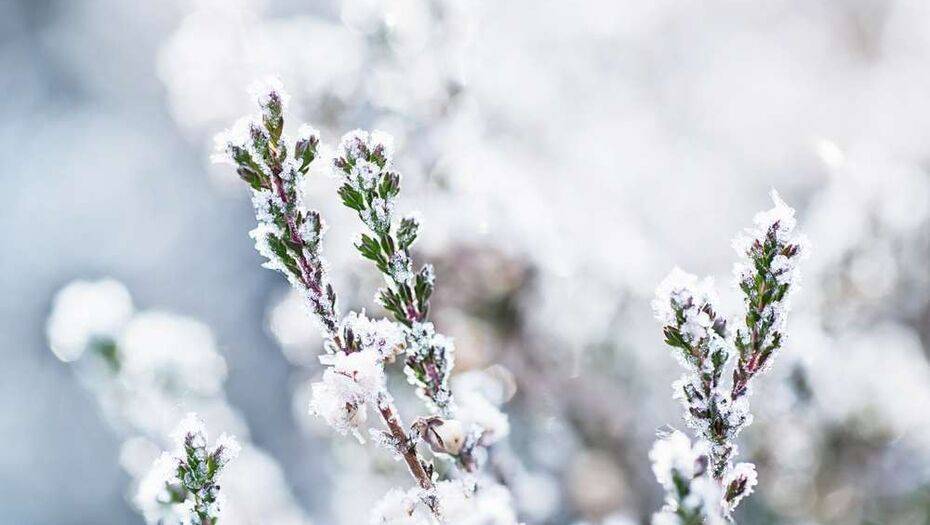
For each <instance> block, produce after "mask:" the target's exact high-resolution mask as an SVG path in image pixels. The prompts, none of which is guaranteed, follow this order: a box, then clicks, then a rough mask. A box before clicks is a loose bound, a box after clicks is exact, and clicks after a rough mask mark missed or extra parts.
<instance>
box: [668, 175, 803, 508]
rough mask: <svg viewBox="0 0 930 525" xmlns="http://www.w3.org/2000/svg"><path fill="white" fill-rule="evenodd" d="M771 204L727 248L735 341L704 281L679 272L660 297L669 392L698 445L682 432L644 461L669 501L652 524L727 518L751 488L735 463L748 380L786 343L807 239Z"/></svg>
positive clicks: (779, 205) (749, 470) (748, 471)
mask: <svg viewBox="0 0 930 525" xmlns="http://www.w3.org/2000/svg"><path fill="white" fill-rule="evenodd" d="M772 200H773V201H774V204H775V206H774V207H773V208H772V209H771V210H768V211H765V212H761V213H759V214H757V215H756V216H755V218H754V220H753V227H752V228H750V229H747V230H746V231H745V232H744V233H742V234H740V235H739V236H738V237H737V238H736V240H735V241H734V242H733V246H734V248H735V249H736V252H737V254H738V255H739V257H740V260H739V262H738V263H737V264H736V265H735V267H734V274H735V277H736V284H737V286H738V287H739V289H740V290H741V291H742V295H743V300H744V308H745V313H744V314H743V320H742V323H740V326H739V327H738V328H737V329H736V332H735V334H731V333H730V332H728V329H727V321H726V319H725V318H724V316H723V315H721V313H720V309H719V307H718V302H719V301H718V299H717V296H716V293H715V292H714V286H713V282H712V281H711V279H710V278H706V279H703V280H699V279H698V278H697V277H696V276H694V275H691V274H688V273H686V272H684V271H682V270H680V269H678V268H675V269H674V270H672V272H671V273H670V274H669V276H668V277H666V279H665V280H664V281H663V282H662V284H660V285H659V287H658V289H657V290H656V298H655V300H654V302H653V309H654V311H655V314H656V318H658V319H659V320H660V321H661V322H662V323H663V325H664V326H663V332H664V334H665V342H666V344H668V345H669V346H670V347H671V348H672V351H673V353H674V355H675V357H677V358H678V361H679V362H680V363H681V365H682V367H684V369H685V374H684V375H683V376H682V378H681V379H679V380H678V381H676V382H675V384H674V385H673V389H674V396H675V398H676V399H678V400H680V401H681V403H682V405H683V407H684V418H685V421H686V422H687V424H688V426H689V427H691V429H692V430H693V431H694V432H695V434H696V435H697V438H698V442H697V443H696V444H695V445H694V446H693V447H692V445H691V443H690V440H689V439H688V438H687V437H686V436H685V435H684V434H682V433H681V432H678V431H674V432H671V433H663V434H662V435H660V438H659V441H658V442H657V443H656V445H655V447H654V448H653V451H652V453H651V454H650V457H651V459H652V461H653V465H654V469H655V473H656V477H657V478H658V479H659V481H660V483H662V485H663V486H665V488H666V490H667V492H668V497H667V505H666V507H665V509H663V511H662V512H661V513H659V514H657V515H656V519H655V523H657V524H658V523H661V524H666V523H682V524H690V523H701V522H702V520H704V522H706V523H712V522H714V520H720V519H729V517H730V514H731V512H732V511H733V509H735V508H736V506H737V505H738V504H739V502H740V501H741V500H742V499H743V498H744V497H746V496H748V495H749V494H750V493H751V492H752V490H753V487H754V486H755V484H756V472H755V467H754V466H753V465H752V464H751V463H738V464H736V465H734V464H733V462H732V459H733V457H734V456H735V455H736V453H737V446H736V443H735V440H736V437H737V436H738V435H739V433H740V431H741V430H742V429H743V428H745V427H746V426H748V425H749V424H750V423H751V422H752V414H751V413H750V412H749V396H750V394H751V386H752V382H753V379H754V378H755V377H756V376H757V375H759V374H760V373H762V372H765V371H766V370H767V369H768V368H769V367H770V366H771V365H772V362H773V361H774V358H775V356H776V354H777V353H778V351H779V349H780V348H781V346H782V343H783V341H784V338H785V323H786V320H787V314H788V311H789V309H790V306H789V300H790V296H791V294H792V292H794V291H795V289H796V288H797V285H798V280H799V277H800V274H799V272H798V268H797V265H798V262H799V261H800V260H801V259H802V258H804V257H805V256H806V255H807V251H808V247H807V240H806V238H805V237H804V236H803V235H799V234H798V233H796V232H795V227H796V220H795V217H794V210H793V209H792V208H790V207H788V206H787V205H786V204H785V203H784V202H783V201H782V200H781V198H780V197H779V196H778V193H776V192H775V191H774V190H773V191H772ZM731 365H732V366H731ZM730 368H732V372H731V373H729V372H728V369H730ZM727 374H729V375H730V381H729V382H728V383H727V382H726V381H725V376H726V375H727ZM694 516H697V518H695V517H694ZM701 516H703V518H701ZM695 520H697V521H695Z"/></svg>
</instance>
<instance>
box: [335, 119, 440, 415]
mask: <svg viewBox="0 0 930 525" xmlns="http://www.w3.org/2000/svg"><path fill="white" fill-rule="evenodd" d="M393 149H394V148H393V138H392V137H391V136H390V135H387V134H385V133H383V132H380V131H375V132H372V133H370V134H369V133H368V132H366V131H362V130H355V131H352V132H350V133H347V134H346V135H345V136H343V138H342V142H341V143H340V145H339V149H338V151H337V154H336V157H335V159H334V160H333V164H334V166H335V168H336V170H337V171H338V172H339V173H341V176H342V186H341V187H340V188H339V195H340V196H341V197H342V202H343V204H345V205H346V206H348V207H349V208H351V209H353V210H355V211H356V212H357V213H358V216H359V218H360V219H361V220H362V222H363V223H364V224H365V226H366V227H367V228H368V233H363V234H361V236H360V237H359V239H358V241H357V243H356V248H357V249H358V251H359V253H361V254H362V256H363V257H364V258H366V259H369V260H371V261H372V262H374V263H375V265H376V266H377V267H378V269H379V270H380V271H381V273H382V274H384V276H385V281H386V283H387V284H386V286H385V287H384V288H381V289H380V290H379V291H378V302H379V303H381V305H382V306H384V308H385V309H387V310H388V311H389V312H391V313H392V314H393V315H394V318H395V319H396V320H397V321H398V322H400V323H402V324H403V325H404V326H405V327H406V328H407V359H406V361H405V365H406V366H405V372H406V374H407V377H408V379H409V380H410V382H411V384H413V385H415V386H416V387H417V392H418V393H419V394H420V396H421V397H423V399H424V400H426V401H427V402H428V403H429V404H431V405H432V407H433V408H434V409H435V410H436V411H437V412H438V413H439V414H441V415H443V416H446V417H448V416H450V415H451V412H452V396H451V393H450V391H449V375H450V373H451V371H452V367H453V361H454V358H453V354H454V346H453V345H452V341H451V340H450V339H448V338H446V337H444V336H442V335H441V334H438V333H436V331H435V329H434V328H433V325H432V323H430V322H428V321H427V316H428V315H429V301H430V297H431V296H432V293H433V288H434V281H435V275H434V271H433V267H432V265H430V264H425V265H423V266H422V267H420V269H419V270H417V271H416V272H414V263H413V259H412V257H411V255H410V248H411V246H412V245H413V243H414V242H415V241H416V239H417V236H418V234H419V230H420V221H419V219H418V218H417V217H416V216H415V215H410V216H407V217H403V218H402V219H400V220H399V221H397V222H396V223H395V221H394V213H393V212H394V207H395V200H396V198H397V195H398V193H400V174H398V173H397V172H396V171H394V169H393V160H394V159H393Z"/></svg>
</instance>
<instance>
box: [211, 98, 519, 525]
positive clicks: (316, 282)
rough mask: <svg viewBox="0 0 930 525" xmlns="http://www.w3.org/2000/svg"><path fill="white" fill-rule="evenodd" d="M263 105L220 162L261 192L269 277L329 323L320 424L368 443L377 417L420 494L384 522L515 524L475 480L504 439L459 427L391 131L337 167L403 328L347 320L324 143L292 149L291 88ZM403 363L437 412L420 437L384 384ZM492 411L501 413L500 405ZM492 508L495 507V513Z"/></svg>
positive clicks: (380, 434)
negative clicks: (316, 196) (370, 423)
mask: <svg viewBox="0 0 930 525" xmlns="http://www.w3.org/2000/svg"><path fill="white" fill-rule="evenodd" d="M255 94H256V96H257V100H258V105H259V107H260V109H261V112H260V114H259V115H257V116H254V117H245V118H244V119H241V120H240V121H238V122H237V123H236V124H235V125H234V126H233V128H231V130H229V131H227V132H225V133H223V134H221V135H219V136H218V137H217V146H218V148H219V150H220V152H219V153H218V154H217V156H216V160H218V161H227V162H229V163H231V164H233V165H234V166H236V168H237V173H238V174H239V176H240V177H241V178H242V179H243V180H244V181H245V182H247V183H248V184H249V186H250V187H251V189H252V194H253V199H252V200H253V204H254V206H255V211H256V217H257V219H258V223H259V224H258V226H257V227H256V228H255V229H254V230H253V231H252V233H251V235H252V237H253V238H254V239H255V243H256V249H257V250H258V251H259V253H261V254H262V255H264V256H265V257H266V258H267V259H268V261H267V262H266V263H265V266H266V267H268V268H271V269H275V270H278V271H280V272H282V273H284V274H285V275H286V276H287V278H288V280H289V281H290V283H291V285H292V286H293V287H294V288H295V289H297V290H298V291H299V292H300V294H301V295H302V296H303V298H304V299H305V301H306V304H307V306H308V307H309V309H310V311H311V312H312V314H313V315H314V317H315V318H316V319H317V320H318V321H319V323H320V326H321V329H322V332H323V335H324V339H325V342H324V348H325V354H324V355H322V356H321V357H320V362H321V363H322V364H323V365H324V366H325V370H324V372H323V378H322V381H320V382H317V383H314V384H313V385H312V390H313V392H312V399H311V401H310V411H311V413H314V414H316V415H318V416H320V417H321V418H323V419H324V420H325V421H326V422H327V423H328V424H329V425H331V426H332V427H333V428H334V429H335V430H336V431H338V432H340V433H343V434H346V433H350V432H351V433H353V434H354V435H355V436H356V437H358V439H359V440H360V441H361V440H362V436H361V433H360V431H359V430H360V428H361V427H362V425H363V424H364V423H365V422H366V420H367V414H368V408H369V407H372V408H373V409H374V411H375V412H377V413H378V414H379V416H380V418H381V421H382V423H383V425H384V430H375V429H369V431H370V434H371V436H372V437H373V438H374V441H375V442H376V443H377V444H379V445H381V446H384V447H385V448H387V449H388V450H390V451H391V452H392V454H394V456H395V457H396V458H397V459H403V461H404V462H405V464H406V466H407V469H408V471H409V472H410V474H411V476H412V477H413V478H414V480H415V481H416V483H417V485H418V486H417V487H416V488H414V489H411V490H409V491H399V490H395V491H392V492H390V493H389V494H388V495H387V496H386V497H385V499H384V500H383V501H382V502H381V504H379V505H378V506H377V507H376V508H375V509H374V512H373V514H372V520H373V522H375V523H421V522H423V521H424V520H427V521H429V520H440V521H445V520H454V521H456V522H459V521H461V520H462V519H476V516H478V515H481V516H492V515H493V518H491V517H488V518H487V519H486V520H485V521H481V523H512V522H514V521H515V518H514V516H513V512H512V511H511V510H509V508H508V507H509V503H508V502H509V496H508V495H507V494H506V490H504V489H503V488H502V487H499V486H496V485H494V484H493V483H491V482H490V481H489V480H487V479H486V478H484V479H483V478H480V477H478V476H477V475H476V474H478V469H479V467H480V462H481V458H482V457H483V455H484V452H483V448H484V447H485V446H487V445H489V444H491V443H492V442H493V441H494V440H495V439H499V438H500V437H503V436H502V434H503V433H502V432H501V431H500V430H501V429H500V428H498V429H494V428H490V429H489V428H484V427H483V426H482V425H480V424H479V423H478V422H477V421H474V422H468V421H462V420H460V419H456V418H455V413H456V409H455V401H454V399H453V397H452V394H451V391H450V389H449V384H448V382H449V376H450V374H451V372H452V367H453V363H454V359H453V353H454V347H453V345H452V342H451V340H450V339H448V338H446V337H444V336H442V335H440V334H438V333H436V331H435V329H434V327H433V325H432V323H430V322H429V321H428V317H427V316H428V313H429V299H430V296H431V295H432V292H433V286H434V277H433V270H432V267H431V266H430V265H425V266H423V267H422V268H421V269H420V270H418V271H416V272H414V271H413V262H412V259H411V256H410V251H409V250H410V247H411V245H412V244H413V243H414V241H415V240H416V237H417V234H418V230H419V222H418V220H416V219H415V218H413V217H405V218H403V219H401V220H400V221H396V222H395V221H394V217H393V209H394V203H395V199H396V197H397V195H398V193H399V192H400V175H399V174H398V173H397V172H396V171H394V170H393V144H392V139H391V138H390V136H388V135H386V134H383V133H380V132H374V133H371V134H369V133H367V132H363V131H355V132H352V133H349V134H347V135H346V136H345V137H344V138H343V140H342V143H341V145H340V147H339V150H338V153H337V155H336V158H335V160H334V161H333V166H334V167H335V169H336V170H337V171H338V172H339V173H341V177H342V183H343V184H342V186H341V187H340V189H339V195H340V197H341V198H342V201H343V203H344V204H345V205H346V206H348V207H349V208H352V209H353V210H355V211H356V212H357V213H358V215H359V217H360V219H361V220H362V222H363V223H364V224H365V226H366V227H367V228H368V230H369V232H370V234H371V235H368V234H363V235H361V236H360V237H359V239H358V241H357V242H356V248H357V249H358V250H359V252H360V253H361V254H362V256H363V257H365V258H366V259H370V260H372V261H373V262H375V263H376V265H377V267H378V269H379V270H380V271H381V272H382V273H383V274H384V275H385V277H386V281H387V286H386V287H385V288H383V289H382V290H380V291H379V294H378V300H379V303H380V304H381V306H383V307H384V308H385V309H386V310H387V311H389V312H391V313H392V314H393V316H394V318H395V320H394V321H391V320H389V319H380V320H372V319H369V318H368V317H367V316H366V315H365V312H364V311H362V312H352V313H350V314H349V315H347V316H345V317H344V318H341V316H340V314H339V310H338V306H337V302H336V293H335V291H334V289H333V286H332V285H331V284H330V283H329V280H328V277H327V273H326V268H325V263H324V260H323V258H322V255H321V248H322V238H323V233H324V230H325V225H324V222H323V220H322V218H321V217H320V214H319V212H317V211H315V210H312V209H309V208H307V207H306V206H305V205H304V203H303V198H302V192H301V187H302V183H303V181H304V179H305V178H306V176H307V175H308V174H309V172H310V168H311V165H312V164H313V163H314V161H315V160H317V159H318V157H319V156H320V155H319V146H320V139H319V134H318V133H317V132H316V131H315V130H313V129H312V128H310V127H309V126H306V125H305V126H302V127H301V128H300V130H299V131H298V136H297V138H296V141H295V142H294V144H293V145H291V143H290V140H289V138H288V137H287V136H286V135H285V134H284V111H285V108H286V105H287V101H288V96H287V94H286V93H285V92H284V91H283V89H282V87H281V86H280V83H279V82H277V81H271V82H269V83H267V85H263V86H259V87H257V88H256V90H255ZM404 354H405V355H406V357H405V359H404V365H405V372H406V375H407V377H408V380H409V382H410V383H411V384H413V385H415V386H416V387H417V392H418V394H419V395H420V396H421V397H422V398H423V399H424V400H425V401H426V402H427V406H428V408H429V409H430V411H431V412H432V415H430V416H427V417H421V418H418V419H417V420H416V421H415V422H414V424H413V425H412V426H411V427H410V428H409V429H408V428H406V427H405V426H404V423H403V421H402V419H401V417H400V415H399V413H398V410H397V407H396V406H395V403H394V399H393V397H392V395H391V393H390V392H389V391H388V388H387V384H386V377H385V373H384V366H385V365H386V364H391V363H393V362H394V361H395V360H396V359H397V357H399V356H401V355H404ZM486 408H487V409H488V410H491V411H496V410H497V409H496V407H494V406H493V405H491V404H488V405H487V407H486ZM485 420H487V418H485ZM420 441H423V442H425V443H426V444H427V445H428V446H429V449H430V450H431V451H432V454H433V455H434V456H437V457H441V458H448V459H450V463H453V464H454V465H456V466H457V467H459V468H460V470H461V473H460V474H461V475H462V476H463V477H462V478H461V479H446V480H440V479H439V478H440V476H439V472H438V471H437V469H436V468H435V465H434V464H433V463H432V461H430V460H428V459H427V458H426V457H425V456H424V454H423V452H422V451H421V450H420V449H419V448H418V444H419V442H420ZM491 500H493V501H495V502H496V503H495V505H489V501H491ZM491 509H497V510H493V511H492V510H491ZM469 516H470V517H469ZM405 520H406V521H405ZM488 520H493V521H488Z"/></svg>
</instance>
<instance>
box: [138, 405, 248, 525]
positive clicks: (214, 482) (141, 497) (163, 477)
mask: <svg viewBox="0 0 930 525" xmlns="http://www.w3.org/2000/svg"><path fill="white" fill-rule="evenodd" d="M174 438H175V445H176V449H175V450H174V452H171V453H169V452H164V453H162V455H161V456H160V457H159V458H158V459H157V460H155V463H154V464H153V465H152V469H151V471H150V472H149V473H148V474H147V475H146V476H145V478H143V480H142V482H141V483H140V484H139V489H138V492H137V493H136V498H135V499H136V504H137V505H138V506H139V508H141V509H142V512H143V515H144V516H145V520H146V521H147V522H148V523H161V524H165V525H168V524H181V525H188V524H190V525H215V524H216V523H218V522H219V518H220V513H221V511H222V509H223V506H224V502H223V499H224V498H223V495H221V494H220V485H219V479H220V475H221V474H223V472H224V470H225V468H226V466H227V465H228V464H229V462H230V461H232V460H234V459H235V458H237V457H238V456H239V452H240V451H241V450H242V447H240V446H239V442H238V441H236V438H234V437H232V436H229V435H227V434H223V435H221V436H220V437H219V438H218V439H217V440H216V444H215V445H214V446H213V448H210V447H208V445H207V429H206V426H205V425H204V422H203V420H202V419H200V418H199V417H197V415H196V414H195V413H193V412H191V413H189V414H188V415H187V417H185V418H184V419H183V420H182V421H181V423H180V424H179V425H178V428H177V429H176V430H175V432H174Z"/></svg>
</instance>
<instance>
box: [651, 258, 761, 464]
mask: <svg viewBox="0 0 930 525" xmlns="http://www.w3.org/2000/svg"><path fill="white" fill-rule="evenodd" d="M713 288H714V287H713V281H712V280H711V279H710V278H707V279H704V280H701V281H699V280H698V278H697V277H696V276H694V275H691V274H689V273H686V272H684V271H682V270H681V269H679V268H675V269H674V270H672V272H671V273H670V274H669V275H668V277H666V278H665V280H664V281H662V283H661V284H660V285H659V287H658V289H657V290H656V299H655V301H654V302H653V309H654V310H655V313H656V317H657V318H658V319H659V320H661V321H662V323H663V324H664V327H663V332H664V334H665V343H666V344H668V345H669V346H671V347H672V348H674V349H675V356H676V357H677V358H678V360H679V362H680V363H681V364H682V366H683V367H684V368H685V370H686V373H685V374H684V375H683V376H682V378H681V379H679V380H678V381H676V382H675V384H674V385H673V389H674V394H675V398H676V399H679V400H680V401H681V402H682V404H683V405H684V408H685V421H687V423H688V426H690V427H691V428H693V429H694V430H696V431H697V432H698V433H699V435H700V436H701V437H703V438H704V439H706V440H707V441H708V442H709V443H710V444H711V445H712V447H711V450H710V451H709V453H710V456H711V464H710V470H711V472H712V473H713V474H714V476H716V477H718V478H719V477H722V476H723V475H724V473H725V471H726V469H727V465H728V463H729V461H730V457H731V456H732V454H733V453H734V452H735V448H736V447H735V445H734V444H733V439H734V438H736V435H737V434H738V433H739V431H740V430H741V429H742V428H743V427H744V426H745V425H746V424H748V423H750V422H751V415H750V414H749V412H748V406H746V405H745V404H738V405H734V404H733V402H732V399H731V398H730V395H729V392H728V391H727V390H726V389H724V388H722V387H721V383H720V381H721V378H722V377H723V373H724V368H725V366H726V365H727V363H728V362H729V361H730V358H731V355H732V352H731V350H730V344H729V343H728V341H727V340H726V337H727V333H726V320H725V319H724V318H723V317H722V316H721V315H718V313H717V306H716V303H717V302H718V301H717V298H716V293H715V292H714V289H713Z"/></svg>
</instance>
